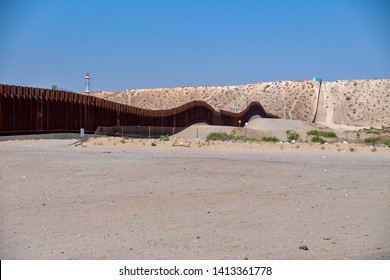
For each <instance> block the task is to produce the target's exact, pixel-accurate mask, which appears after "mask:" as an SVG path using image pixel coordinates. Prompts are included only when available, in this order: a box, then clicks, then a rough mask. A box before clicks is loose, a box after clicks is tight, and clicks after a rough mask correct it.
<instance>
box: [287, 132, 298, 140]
mask: <svg viewBox="0 0 390 280" xmlns="http://www.w3.org/2000/svg"><path fill="white" fill-rule="evenodd" d="M286 134H287V141H288V142H291V141H293V140H294V141H298V140H299V138H300V135H299V134H298V132H295V131H293V130H287V131H286Z"/></svg>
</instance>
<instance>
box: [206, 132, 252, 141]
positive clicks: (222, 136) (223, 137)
mask: <svg viewBox="0 0 390 280" xmlns="http://www.w3.org/2000/svg"><path fill="white" fill-rule="evenodd" d="M206 139H207V141H217V140H219V141H252V142H254V141H258V139H256V138H254V137H246V136H244V135H237V134H236V133H235V132H233V133H231V134H228V133H226V132H211V133H209V134H208V135H207V138H206Z"/></svg>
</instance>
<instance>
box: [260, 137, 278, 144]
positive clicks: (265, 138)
mask: <svg viewBox="0 0 390 280" xmlns="http://www.w3.org/2000/svg"><path fill="white" fill-rule="evenodd" d="M261 141H264V142H274V143H275V142H279V141H280V140H279V138H276V137H274V136H273V137H262V138H261Z"/></svg>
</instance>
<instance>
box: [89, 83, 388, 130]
mask: <svg viewBox="0 0 390 280" xmlns="http://www.w3.org/2000/svg"><path fill="white" fill-rule="evenodd" d="M318 88H319V84H318V83H316V82H314V81H278V82H263V83H257V84H247V85H239V86H204V87H177V88H156V89H132V90H125V91H121V92H94V93H92V95H94V96H97V97H100V98H104V99H108V100H112V101H115V102H119V103H124V104H129V105H132V106H136V107H141V108H146V109H153V110H160V109H169V108H173V107H178V106H180V105H182V104H185V103H188V102H190V101H193V100H203V101H205V102H207V103H209V104H210V105H211V106H213V107H214V108H215V109H216V110H221V109H223V110H227V111H234V108H235V107H236V108H237V112H239V111H242V110H244V109H245V108H246V107H247V106H248V104H249V103H250V102H252V101H258V102H260V103H261V104H262V105H263V106H264V108H265V110H266V111H268V112H270V113H273V114H276V115H278V116H279V117H281V118H283V119H292V120H303V121H311V120H312V119H313V116H314V112H315V108H316V105H317V93H318ZM235 104H236V105H235ZM389 105H390V79H375V80H351V81H335V82H324V83H323V84H322V87H321V94H320V98H319V103H318V112H317V117H316V123H319V124H322V125H326V126H329V127H338V126H341V125H343V126H362V127H371V126H373V127H381V126H385V127H389V126H390V108H389Z"/></svg>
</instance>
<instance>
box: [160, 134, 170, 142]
mask: <svg viewBox="0 0 390 280" xmlns="http://www.w3.org/2000/svg"><path fill="white" fill-rule="evenodd" d="M160 141H169V135H160Z"/></svg>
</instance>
